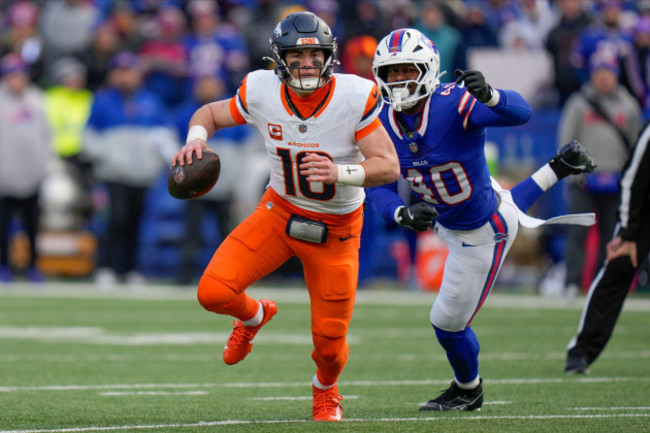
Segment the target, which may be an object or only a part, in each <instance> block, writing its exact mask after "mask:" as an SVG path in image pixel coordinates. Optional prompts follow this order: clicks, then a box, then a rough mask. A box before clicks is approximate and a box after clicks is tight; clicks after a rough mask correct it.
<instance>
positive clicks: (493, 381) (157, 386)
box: [0, 376, 650, 392]
mask: <svg viewBox="0 0 650 433" xmlns="http://www.w3.org/2000/svg"><path fill="white" fill-rule="evenodd" d="M485 382H486V383H487V384H497V385H537V384H549V383H567V382H572V383H612V382H617V383H624V382H633V383H639V382H650V377H582V378H579V379H578V378H575V376H571V377H567V378H531V379H517V378H514V379H489V380H486V381H485ZM309 385H311V381H309V382H232V383H140V384H110V385H41V386H0V392H23V391H92V390H113V389H124V390H131V389H185V388H294V387H304V386H309ZM429 385H449V379H440V380H432V379H427V380H387V381H372V380H367V381H365V380H350V381H345V382H341V386H346V387H347V386H429Z"/></svg>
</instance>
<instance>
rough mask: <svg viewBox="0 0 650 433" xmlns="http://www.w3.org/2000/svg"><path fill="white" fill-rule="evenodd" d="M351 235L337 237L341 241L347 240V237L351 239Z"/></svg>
mask: <svg viewBox="0 0 650 433" xmlns="http://www.w3.org/2000/svg"><path fill="white" fill-rule="evenodd" d="M353 237H354V236H348V237H345V238H344V237H339V241H341V242H343V241H347V240H348V239H352V238H353Z"/></svg>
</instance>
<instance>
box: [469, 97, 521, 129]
mask: <svg viewBox="0 0 650 433" xmlns="http://www.w3.org/2000/svg"><path fill="white" fill-rule="evenodd" d="M494 91H495V92H499V103H498V104H497V105H495V106H494V107H488V106H487V105H485V104H474V105H475V106H474V107H473V108H474V110H473V112H472V113H471V115H470V123H471V124H472V125H473V126H475V127H479V128H485V127H487V126H516V125H523V124H524V123H526V122H528V120H529V119H530V117H531V116H532V114H533V109H532V108H531V107H530V105H529V104H528V102H526V100H525V99H524V98H523V97H522V96H521V95H520V94H519V93H517V92H515V91H514V90H500V89H494Z"/></svg>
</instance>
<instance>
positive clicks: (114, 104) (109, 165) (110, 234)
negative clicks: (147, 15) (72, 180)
mask: <svg viewBox="0 0 650 433" xmlns="http://www.w3.org/2000/svg"><path fill="white" fill-rule="evenodd" d="M142 81H143V77H142V71H141V66H140V62H139V59H138V58H137V57H136V56H135V54H133V53H130V52H120V53H118V54H117V55H116V56H115V57H114V58H113V60H112V61H111V70H110V72H109V76H108V86H107V87H106V88H104V89H102V90H100V91H99V92H97V94H96V95H95V100H94V101H93V104H92V107H91V111H90V118H89V120H88V125H87V128H86V131H85V134H84V149H83V152H84V156H86V157H88V158H89V159H90V160H91V162H92V164H93V172H94V176H95V178H96V179H97V180H98V181H99V182H102V183H103V184H104V185H105V186H106V188H107V190H108V195H109V206H110V216H109V220H108V227H107V230H106V233H103V234H100V242H99V248H100V255H99V269H98V270H97V272H96V274H95V281H96V282H97V283H98V284H101V285H105V286H110V285H111V284H113V283H115V282H116V280H117V278H118V277H119V278H120V279H122V278H124V279H125V280H126V282H127V283H128V284H140V283H142V282H143V281H144V278H143V276H142V275H141V274H140V273H139V272H138V271H137V262H136V254H137V250H138V232H139V224H140V219H141V216H142V213H143V208H144V202H145V196H146V193H147V190H148V188H149V187H150V186H151V185H152V183H153V182H154V181H156V180H157V179H159V178H160V176H161V175H162V174H164V171H165V169H166V168H167V166H168V164H167V161H169V158H170V156H169V153H172V154H173V153H174V151H175V150H176V148H177V143H176V138H175V135H174V132H173V130H172V129H171V128H169V123H168V122H169V117H168V113H167V112H166V108H165V103H164V102H163V101H162V99H161V98H160V97H159V96H158V95H156V94H154V93H151V92H150V91H148V90H146V89H144V88H143V87H142ZM102 235H103V236H102Z"/></svg>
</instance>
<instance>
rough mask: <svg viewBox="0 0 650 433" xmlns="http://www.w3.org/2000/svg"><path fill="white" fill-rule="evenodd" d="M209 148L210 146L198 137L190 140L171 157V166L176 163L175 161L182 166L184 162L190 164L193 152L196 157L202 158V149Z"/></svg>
mask: <svg viewBox="0 0 650 433" xmlns="http://www.w3.org/2000/svg"><path fill="white" fill-rule="evenodd" d="M209 148H210V146H208V144H207V143H206V142H205V141H204V140H201V139H200V138H197V139H195V140H192V141H191V142H189V143H187V144H186V145H185V146H183V147H181V148H180V150H179V151H178V152H176V155H174V157H173V158H172V167H173V166H175V165H176V162H178V163H180V165H181V167H184V166H185V164H186V163H187V164H192V158H193V157H192V155H193V154H196V157H197V158H198V159H201V158H203V150H204V149H209Z"/></svg>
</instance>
